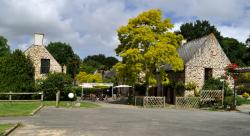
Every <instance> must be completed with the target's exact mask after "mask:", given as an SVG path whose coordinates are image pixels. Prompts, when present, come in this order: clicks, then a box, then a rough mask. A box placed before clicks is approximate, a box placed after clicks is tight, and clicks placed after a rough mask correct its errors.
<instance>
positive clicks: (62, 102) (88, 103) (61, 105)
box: [43, 101, 100, 108]
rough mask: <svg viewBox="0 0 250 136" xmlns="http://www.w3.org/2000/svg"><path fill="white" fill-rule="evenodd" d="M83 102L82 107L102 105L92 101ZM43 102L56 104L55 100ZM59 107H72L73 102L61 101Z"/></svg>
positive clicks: (46, 104) (51, 104)
mask: <svg viewBox="0 0 250 136" xmlns="http://www.w3.org/2000/svg"><path fill="white" fill-rule="evenodd" d="M80 103H81V106H80V107H81V108H97V107H100V105H98V104H95V103H92V102H80ZM43 104H44V105H45V106H56V102H55V101H44V102H43ZM59 107H64V108H69V107H71V102H70V101H60V102H59Z"/></svg>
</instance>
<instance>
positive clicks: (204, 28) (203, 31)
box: [179, 20, 222, 42]
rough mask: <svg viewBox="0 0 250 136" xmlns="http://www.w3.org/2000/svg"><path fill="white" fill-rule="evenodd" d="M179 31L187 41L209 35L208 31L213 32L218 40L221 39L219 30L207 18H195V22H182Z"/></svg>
mask: <svg viewBox="0 0 250 136" xmlns="http://www.w3.org/2000/svg"><path fill="white" fill-rule="evenodd" d="M179 33H180V34H182V35H183V37H184V38H185V39H187V40H188V41H191V40H194V39H197V38H200V37H203V36H206V35H209V34H210V33H213V34H214V35H215V37H216V38H217V40H218V41H219V42H220V41H221V40H222V36H221V35H220V32H219V31H218V30H217V29H216V27H215V26H213V25H211V24H210V23H209V22H208V21H207V20H202V21H201V20H196V21H195V22H191V23H185V24H182V25H181V27H180V32H179Z"/></svg>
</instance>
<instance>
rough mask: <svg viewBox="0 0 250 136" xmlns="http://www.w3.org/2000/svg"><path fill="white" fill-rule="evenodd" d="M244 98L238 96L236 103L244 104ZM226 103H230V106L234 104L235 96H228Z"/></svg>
mask: <svg viewBox="0 0 250 136" xmlns="http://www.w3.org/2000/svg"><path fill="white" fill-rule="evenodd" d="M244 101H245V100H244V99H243V98H242V97H239V96H237V97H236V105H237V106H239V105H242V104H243V103H244ZM224 105H229V106H230V107H232V106H233V96H226V97H225V103H224Z"/></svg>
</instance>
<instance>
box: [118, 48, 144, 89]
mask: <svg viewBox="0 0 250 136" xmlns="http://www.w3.org/2000/svg"><path fill="white" fill-rule="evenodd" d="M119 56H121V57H122V58H123V62H118V63H117V64H116V65H115V66H114V68H115V70H116V76H117V78H118V79H119V80H120V82H122V84H130V85H134V83H136V82H138V81H140V77H139V76H140V75H139V74H140V72H141V71H142V70H143V63H142V62H143V56H142V54H141V52H140V50H139V49H136V48H133V49H128V50H127V51H125V52H123V53H120V54H119Z"/></svg>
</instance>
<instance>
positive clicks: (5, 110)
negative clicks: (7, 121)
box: [0, 102, 41, 116]
mask: <svg viewBox="0 0 250 136" xmlns="http://www.w3.org/2000/svg"><path fill="white" fill-rule="evenodd" d="M40 105H41V103H40V102H0V109H1V110H0V116H27V115H30V114H31V113H32V112H33V111H34V110H35V109H37V108H38V107H39V106H40Z"/></svg>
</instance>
